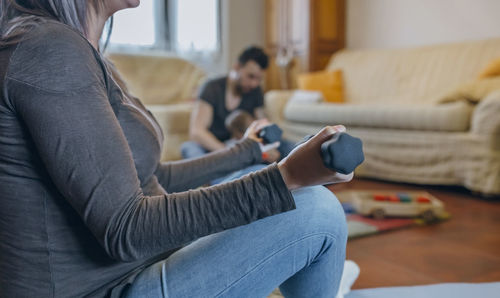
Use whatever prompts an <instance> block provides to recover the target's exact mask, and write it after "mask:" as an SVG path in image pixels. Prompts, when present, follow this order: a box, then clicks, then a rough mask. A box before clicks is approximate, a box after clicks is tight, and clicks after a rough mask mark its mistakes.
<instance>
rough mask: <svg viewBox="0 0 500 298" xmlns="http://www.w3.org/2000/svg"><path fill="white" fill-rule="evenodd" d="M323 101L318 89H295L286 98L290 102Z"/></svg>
mask: <svg viewBox="0 0 500 298" xmlns="http://www.w3.org/2000/svg"><path fill="white" fill-rule="evenodd" d="M322 101H323V93H321V92H320V91H307V90H295V91H294V92H293V94H292V96H291V97H290V99H289V100H288V102H289V103H290V102H292V103H318V102H322Z"/></svg>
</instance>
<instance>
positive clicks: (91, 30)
mask: <svg viewBox="0 0 500 298" xmlns="http://www.w3.org/2000/svg"><path fill="white" fill-rule="evenodd" d="M109 17H110V16H109V15H107V14H105V13H102V12H101V13H97V12H96V11H95V9H90V10H89V14H88V17H87V39H88V41H89V42H90V44H91V45H92V46H93V47H94V48H95V49H96V50H97V51H99V40H100V39H101V35H102V31H103V30H104V25H106V21H107V20H108V18H109Z"/></svg>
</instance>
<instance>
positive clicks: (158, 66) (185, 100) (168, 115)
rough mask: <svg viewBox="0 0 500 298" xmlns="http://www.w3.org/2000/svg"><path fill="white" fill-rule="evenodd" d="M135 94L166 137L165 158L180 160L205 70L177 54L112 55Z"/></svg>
mask: <svg viewBox="0 0 500 298" xmlns="http://www.w3.org/2000/svg"><path fill="white" fill-rule="evenodd" d="M109 58H110V60H111V61H112V62H113V63H114V65H115V66H116V68H117V69H118V71H119V72H120V74H121V75H122V76H123V78H124V80H125V81H126V82H127V85H128V87H129V88H130V91H131V93H132V94H134V95H135V96H137V97H138V98H139V99H140V100H141V101H142V102H143V103H144V104H145V105H146V107H147V108H148V109H149V110H150V111H151V112H152V113H153V115H154V116H155V118H156V119H157V120H158V122H159V124H160V126H161V128H162V130H163V134H164V136H165V138H164V144H163V152H162V160H164V161H166V160H176V159H180V158H181V156H180V149H179V148H180V145H181V144H182V142H184V141H186V140H188V139H189V134H188V132H189V117H190V114H191V110H192V108H193V99H194V98H195V96H196V92H197V91H198V88H199V87H200V84H201V83H202V82H203V81H204V79H205V73H204V71H203V70H201V69H200V68H199V67H197V66H196V65H194V64H192V63H191V62H189V61H186V60H184V59H180V58H177V57H164V56H143V55H128V54H111V55H109Z"/></svg>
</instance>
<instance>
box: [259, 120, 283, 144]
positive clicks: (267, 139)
mask: <svg viewBox="0 0 500 298" xmlns="http://www.w3.org/2000/svg"><path fill="white" fill-rule="evenodd" d="M282 134H283V131H282V130H281V128H279V127H278V125H276V124H271V125H268V126H266V127H264V128H262V129H261V130H260V131H259V138H262V140H263V141H264V144H270V143H274V142H277V141H279V140H281V135H282Z"/></svg>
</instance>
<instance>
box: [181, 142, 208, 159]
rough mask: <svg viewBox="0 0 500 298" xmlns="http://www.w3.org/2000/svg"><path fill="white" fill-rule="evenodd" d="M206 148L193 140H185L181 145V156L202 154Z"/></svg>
mask: <svg viewBox="0 0 500 298" xmlns="http://www.w3.org/2000/svg"><path fill="white" fill-rule="evenodd" d="M205 153H207V150H206V149H205V148H203V147H202V146H201V145H200V144H198V143H197V142H195V141H187V142H184V143H182V145H181V155H182V157H183V158H192V157H198V156H202V155H204V154H205Z"/></svg>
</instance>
